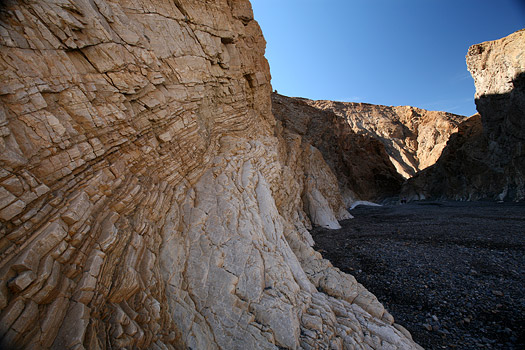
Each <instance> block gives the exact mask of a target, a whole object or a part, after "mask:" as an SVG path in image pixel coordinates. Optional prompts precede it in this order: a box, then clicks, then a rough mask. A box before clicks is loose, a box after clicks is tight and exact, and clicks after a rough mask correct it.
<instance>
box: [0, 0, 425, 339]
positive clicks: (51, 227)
mask: <svg viewBox="0 0 525 350" xmlns="http://www.w3.org/2000/svg"><path fill="white" fill-rule="evenodd" d="M0 11H1V13H0V16H1V18H0V20H1V22H2V26H1V31H0V34H1V38H0V44H1V47H0V65H1V68H2V69H1V80H2V85H1V87H0V132H1V136H2V137H1V143H0V150H1V152H0V162H1V165H2V168H1V170H0V185H1V186H0V223H1V227H0V339H1V340H0V342H1V346H3V347H11V348H26V349H110V348H111V349H115V348H128V349H129V348H134V349H252V348H253V349H278V348H281V349H282V348H286V349H299V348H301V349H317V348H331V349H343V348H345V349H370V348H383V349H419V348H420V347H419V346H418V345H416V344H415V343H414V342H413V341H412V340H411V339H410V335H409V334H408V332H406V331H405V330H404V329H403V328H402V327H401V326H399V325H396V324H394V323H393V318H392V316H390V315H389V314H388V312H386V311H385V310H384V308H383V307H382V305H381V304H380V303H379V302H378V301H377V299H376V298H375V297H374V296H373V295H371V294H370V293H369V292H368V291H367V290H366V289H364V288H363V287H362V286H361V285H360V284H359V283H357V282H356V281H355V279H354V278H353V277H352V276H350V275H346V274H343V273H341V272H340V271H339V270H337V269H335V268H333V267H332V266H331V264H330V263H329V262H328V261H326V260H324V259H322V257H321V256H320V254H318V253H316V252H315V251H314V250H313V249H312V248H311V245H312V243H313V242H312V238H311V236H310V234H309V233H308V231H307V229H306V228H307V227H309V225H311V219H312V220H313V221H314V223H315V222H316V221H317V223H318V224H322V225H326V226H330V225H333V224H335V223H336V221H335V223H334V217H335V218H337V217H339V218H341V217H345V216H346V215H348V214H347V213H345V211H344V210H342V206H341V203H342V198H341V196H340V195H338V194H337V191H336V190H335V188H337V182H336V176H335V175H334V174H333V173H331V170H330V167H329V166H328V165H327V164H326V162H325V161H324V159H323V157H322V156H321V154H320V152H319V151H318V150H317V149H316V148H315V147H314V146H313V145H310V146H308V147H306V146H307V143H306V142H307V141H305V140H303V139H304V138H306V137H305V136H302V135H299V134H294V133H293V132H292V131H287V130H284V129H283V128H282V127H281V126H280V124H279V123H276V121H275V119H274V117H273V115H272V113H271V99H270V92H271V85H270V74H269V69H268V64H267V62H266V60H265V59H264V56H263V54H264V48H265V42H264V39H263V37H262V34H261V31H260V29H259V26H258V25H257V23H256V22H255V21H254V20H253V15H252V11H251V6H250V4H249V2H248V1H244V0H228V1H226V0H217V1H200V0H175V1H167V0H166V1H162V0H154V1H142V0H122V1H112V0H106V1H104V0H75V1H73V0H48V1H36V0H29V1H24V2H17V1H7V2H4V3H3V5H2V8H1V10H0ZM310 218H311V219H310Z"/></svg>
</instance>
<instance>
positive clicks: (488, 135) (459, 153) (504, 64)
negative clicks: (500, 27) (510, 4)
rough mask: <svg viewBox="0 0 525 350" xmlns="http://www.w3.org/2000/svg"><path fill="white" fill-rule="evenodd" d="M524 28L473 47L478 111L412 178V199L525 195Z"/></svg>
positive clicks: (470, 52) (408, 190) (469, 57)
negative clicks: (438, 154) (436, 155)
mask: <svg viewBox="0 0 525 350" xmlns="http://www.w3.org/2000/svg"><path fill="white" fill-rule="evenodd" d="M524 55H525V30H521V31H518V32H516V33H513V34H511V35H509V36H507V37H505V38H502V39H500V40H495V41H489V42H484V43H481V44H477V45H473V46H471V47H470V48H469V50H468V54H467V57H466V59H467V66H468V69H469V71H470V72H471V74H472V77H473V78H474V82H475V85H476V96H475V97H476V107H477V110H478V112H479V114H478V115H475V116H473V117H472V118H470V119H469V120H467V121H465V122H464V123H463V124H462V125H460V127H459V132H458V133H457V134H454V135H452V136H451V138H450V141H449V142H448V144H447V146H446V148H445V149H444V151H443V154H442V156H441V158H440V159H439V160H438V161H437V162H436V164H435V165H434V166H432V167H430V168H428V169H426V170H424V171H422V172H421V173H419V174H418V175H416V176H415V177H414V178H413V179H410V180H409V181H408V183H407V184H406V185H405V186H404V188H403V193H405V194H406V195H407V196H410V197H412V198H451V199H456V200H478V199H493V200H523V199H525V153H524V146H525V56H524Z"/></svg>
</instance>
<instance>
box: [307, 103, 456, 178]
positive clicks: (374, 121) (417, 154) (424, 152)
mask: <svg viewBox="0 0 525 350" xmlns="http://www.w3.org/2000/svg"><path fill="white" fill-rule="evenodd" d="M305 101H306V102H307V103H308V104H310V105H311V106H314V107H316V108H320V109H323V110H328V111H332V112H334V113H335V114H337V115H338V116H339V117H340V118H342V119H343V120H346V122H347V123H348V124H349V125H350V127H351V128H352V130H353V131H354V132H356V133H357V134H360V135H365V136H368V137H372V138H375V139H377V140H379V141H380V142H381V143H382V144H383V145H384V147H385V149H386V152H387V153H388V155H389V157H390V160H391V162H392V164H394V166H395V167H396V169H397V171H398V172H399V174H401V175H402V176H403V177H404V178H405V179H407V178H410V177H412V176H414V175H415V174H416V173H417V172H418V171H420V170H423V169H425V168H427V167H429V166H430V165H433V164H434V163H435V162H436V160H437V159H438V158H439V156H440V155H441V152H442V151H443V148H444V147H445V145H446V143H447V141H448V139H449V137H450V135H451V134H453V133H455V132H456V131H457V128H458V125H459V123H461V122H462V121H464V120H465V119H466V117H464V116H460V115H456V114H452V113H447V112H438V111H427V110H424V109H421V108H416V107H410V106H398V107H390V106H382V105H373V104H368V103H354V102H336V101H323V100H320V101H311V100H305Z"/></svg>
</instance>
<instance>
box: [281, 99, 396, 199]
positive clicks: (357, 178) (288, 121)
mask: <svg viewBox="0 0 525 350" xmlns="http://www.w3.org/2000/svg"><path fill="white" fill-rule="evenodd" d="M317 102H319V101H310V100H306V99H302V98H292V97H286V96H282V95H278V94H275V93H274V94H272V106H273V107H272V110H273V114H274V115H275V117H276V118H277V120H279V121H280V122H281V123H282V125H283V127H284V129H285V130H289V131H290V132H292V133H294V134H298V135H301V136H302V137H303V141H304V142H307V143H308V144H312V145H314V146H315V147H317V148H318V149H319V150H320V151H321V153H322V155H323V157H324V159H326V162H327V164H328V165H329V166H330V169H331V170H332V172H333V173H334V174H337V180H338V183H339V191H337V192H340V193H342V194H343V197H344V198H343V200H344V202H345V204H346V207H347V208H348V207H350V206H351V204H352V202H353V201H355V199H367V200H372V199H380V198H382V197H388V196H394V195H397V194H398V193H399V191H400V189H401V184H402V183H403V178H402V177H401V176H400V175H399V174H398V173H397V171H396V169H395V168H394V166H393V165H392V163H391V162H390V159H389V156H388V154H387V153H386V152H385V147H384V146H383V144H382V143H381V142H380V141H378V140H377V139H376V138H373V137H370V136H368V135H366V134H357V133H356V132H354V130H352V127H351V125H350V124H349V123H348V122H347V120H346V119H345V118H342V117H341V116H339V115H337V114H335V113H334V112H332V111H331V110H330V109H326V110H325V109H320V108H316V107H314V106H312V104H317ZM323 102H325V103H328V101H323ZM374 107H377V106H374ZM303 148H306V147H303ZM323 182H324V183H327V182H326V181H323ZM330 197H333V196H330Z"/></svg>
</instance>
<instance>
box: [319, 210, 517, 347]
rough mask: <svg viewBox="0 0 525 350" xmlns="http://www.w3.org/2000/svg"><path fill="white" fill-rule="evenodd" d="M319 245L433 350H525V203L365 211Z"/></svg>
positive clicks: (356, 212)
mask: <svg viewBox="0 0 525 350" xmlns="http://www.w3.org/2000/svg"><path fill="white" fill-rule="evenodd" d="M351 213H352V215H354V217H355V218H354V219H352V220H346V221H344V222H342V226H343V228H342V229H340V230H332V231H331V230H326V229H321V228H316V229H314V231H313V233H312V235H313V237H314V240H315V242H316V245H315V248H316V249H317V250H318V251H319V252H321V253H322V254H323V256H324V257H325V258H328V259H329V260H330V261H331V262H332V263H333V264H334V265H335V266H336V267H338V268H340V269H341V270H343V271H344V272H348V273H351V274H353V275H354V276H355V277H356V278H357V280H358V281H359V282H360V283H362V284H363V285H364V286H365V287H366V288H368V289H369V290H370V291H371V292H372V293H374V294H375V295H376V296H377V297H378V299H379V300H380V301H381V302H382V303H383V304H384V305H385V307H386V308H387V309H388V310H389V311H390V312H391V313H392V315H393V316H394V317H395V319H396V322H399V323H400V324H402V325H404V326H405V327H406V328H407V329H408V330H409V331H410V332H411V334H412V336H413V338H414V340H415V341H416V342H418V343H419V344H421V345H422V346H423V347H425V348H426V349H440V348H448V349H453V348H457V349H523V346H524V345H525V334H524V331H525V326H524V325H525V316H524V312H525V295H524V293H523V286H524V285H525V272H524V271H523V266H525V253H524V252H525V249H524V248H525V230H524V227H525V203H493V202H416V203H410V204H406V205H395V206H383V207H363V206H358V207H357V208H355V209H354V210H352V211H351Z"/></svg>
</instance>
